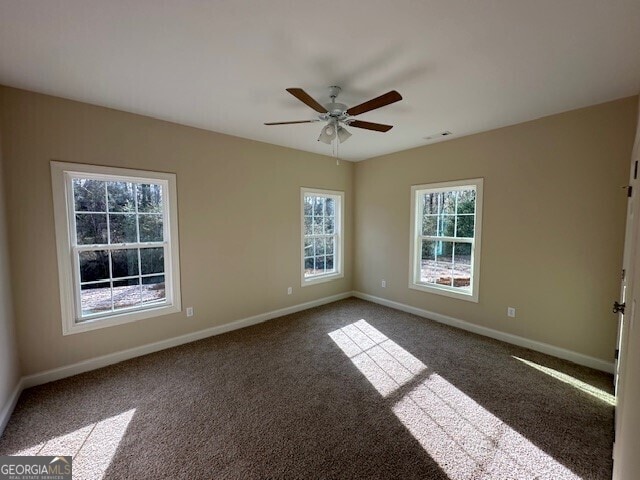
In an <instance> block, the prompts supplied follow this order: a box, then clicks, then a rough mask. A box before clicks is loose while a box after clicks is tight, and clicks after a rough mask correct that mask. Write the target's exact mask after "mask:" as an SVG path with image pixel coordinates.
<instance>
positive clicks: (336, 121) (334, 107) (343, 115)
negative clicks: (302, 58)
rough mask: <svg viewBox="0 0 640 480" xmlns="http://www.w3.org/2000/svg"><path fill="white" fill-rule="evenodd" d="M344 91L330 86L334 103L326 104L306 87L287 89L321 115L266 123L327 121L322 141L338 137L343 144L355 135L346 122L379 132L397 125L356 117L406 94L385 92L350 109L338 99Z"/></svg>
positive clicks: (330, 94) (393, 91)
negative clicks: (350, 131)
mask: <svg viewBox="0 0 640 480" xmlns="http://www.w3.org/2000/svg"><path fill="white" fill-rule="evenodd" d="M340 90H341V88H340V87H337V86H335V85H334V86H332V87H329V97H330V98H331V102H330V103H328V104H327V105H325V106H322V105H321V104H319V103H318V102H317V101H316V100H315V99H314V98H313V97H311V95H309V94H308V93H307V92H305V91H304V90H303V89H301V88H287V92H289V93H290V94H291V95H293V96H294V97H296V98H297V99H298V100H300V101H301V102H302V103H304V104H305V105H307V106H309V107H311V108H313V109H314V110H315V111H316V112H318V113H319V115H318V118H315V119H313V120H296V121H292V122H269V123H265V125H291V124H294V123H315V122H327V124H326V125H325V126H324V127H323V129H322V131H321V132H320V136H319V137H318V141H320V142H324V143H326V144H331V142H332V141H333V140H334V139H335V138H336V136H337V137H338V140H339V141H340V143H342V142H344V141H346V140H347V139H348V138H349V137H350V136H351V133H349V132H348V131H347V129H346V128H344V126H343V125H345V126H347V125H348V126H351V127H356V128H364V129H365V130H374V131H376V132H388V131H389V130H391V129H392V128H393V125H384V124H382V123H372V122H365V121H364V120H356V119H355V118H353V117H355V116H356V115H360V114H361V113H365V112H370V111H371V110H375V109H376V108H380V107H384V106H386V105H390V104H392V103H395V102H398V101H400V100H402V96H401V95H400V94H399V93H398V92H396V91H395V90H391V91H390V92H387V93H385V94H384V95H380V96H379V97H376V98H374V99H372V100H369V101H367V102H364V103H361V104H360V105H356V106H355V107H351V108H348V107H347V106H346V105H345V104H344V103H337V102H336V98H337V97H338V95H339V94H340Z"/></svg>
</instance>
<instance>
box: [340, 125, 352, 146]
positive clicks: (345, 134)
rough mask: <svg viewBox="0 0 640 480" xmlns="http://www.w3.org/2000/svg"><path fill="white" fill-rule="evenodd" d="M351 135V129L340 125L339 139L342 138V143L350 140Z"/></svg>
mask: <svg viewBox="0 0 640 480" xmlns="http://www.w3.org/2000/svg"><path fill="white" fill-rule="evenodd" d="M350 136H351V133H349V131H348V130H347V129H346V128H344V127H338V140H340V143H343V142H346V141H347V140H349V137H350Z"/></svg>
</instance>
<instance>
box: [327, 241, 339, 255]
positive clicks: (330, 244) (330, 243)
mask: <svg viewBox="0 0 640 480" xmlns="http://www.w3.org/2000/svg"><path fill="white" fill-rule="evenodd" d="M335 243H336V239H335V237H330V238H327V241H326V244H325V253H326V254H327V255H333V250H334V246H335Z"/></svg>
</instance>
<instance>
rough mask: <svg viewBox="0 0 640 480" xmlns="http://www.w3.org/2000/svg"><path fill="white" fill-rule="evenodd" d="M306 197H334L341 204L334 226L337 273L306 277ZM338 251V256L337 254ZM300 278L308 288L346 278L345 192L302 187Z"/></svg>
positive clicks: (334, 258) (337, 210) (334, 263)
mask: <svg viewBox="0 0 640 480" xmlns="http://www.w3.org/2000/svg"><path fill="white" fill-rule="evenodd" d="M306 195H316V196H326V197H333V198H334V200H337V201H338V203H339V204H340V208H337V209H336V210H335V212H336V220H335V224H334V228H335V232H336V233H335V235H336V237H337V242H336V246H335V247H334V257H333V265H334V267H335V270H336V271H335V272H333V273H326V274H322V275H315V276H313V277H311V278H305V276H304V237H305V235H304V197H305V196H306ZM336 250H337V254H336ZM300 276H301V286H302V287H308V286H310V285H316V284H318V283H324V282H330V281H332V280H336V279H338V278H344V192H343V191H340V190H323V189H320V188H311V187H301V188H300Z"/></svg>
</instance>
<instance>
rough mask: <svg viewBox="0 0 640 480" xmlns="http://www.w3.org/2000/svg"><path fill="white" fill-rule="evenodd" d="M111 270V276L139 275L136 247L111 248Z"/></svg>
mask: <svg viewBox="0 0 640 480" xmlns="http://www.w3.org/2000/svg"><path fill="white" fill-rule="evenodd" d="M111 272H112V275H113V278H119V277H132V276H134V275H139V274H140V267H139V265H138V249H137V248H127V249H126V250H113V251H112V252H111Z"/></svg>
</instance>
